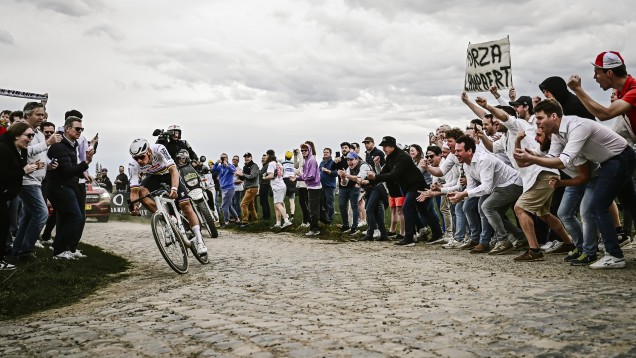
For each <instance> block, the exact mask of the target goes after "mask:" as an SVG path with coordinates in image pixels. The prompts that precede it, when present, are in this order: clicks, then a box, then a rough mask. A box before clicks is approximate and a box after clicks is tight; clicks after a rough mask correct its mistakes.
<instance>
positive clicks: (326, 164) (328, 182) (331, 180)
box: [318, 157, 338, 188]
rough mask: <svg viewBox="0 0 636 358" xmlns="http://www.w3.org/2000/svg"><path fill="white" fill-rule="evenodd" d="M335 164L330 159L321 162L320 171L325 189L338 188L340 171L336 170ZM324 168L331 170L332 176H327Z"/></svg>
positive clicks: (321, 181)
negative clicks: (337, 181)
mask: <svg viewBox="0 0 636 358" xmlns="http://www.w3.org/2000/svg"><path fill="white" fill-rule="evenodd" d="M334 164H336V162H334V161H333V159H331V157H329V159H323V161H322V162H320V165H319V166H318V168H319V169H320V183H321V184H322V186H323V187H324V188H335V187H336V178H337V177H338V171H337V170H336V169H335V168H334ZM322 168H327V169H329V170H331V174H327V173H325V172H323V171H322Z"/></svg>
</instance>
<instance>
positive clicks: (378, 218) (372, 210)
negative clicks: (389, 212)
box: [366, 184, 388, 238]
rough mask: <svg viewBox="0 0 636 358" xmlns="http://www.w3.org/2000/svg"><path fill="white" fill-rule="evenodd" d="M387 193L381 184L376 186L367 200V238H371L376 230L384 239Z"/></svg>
mask: <svg viewBox="0 0 636 358" xmlns="http://www.w3.org/2000/svg"><path fill="white" fill-rule="evenodd" d="M386 196H387V193H386V191H385V189H384V186H383V185H382V184H379V185H377V186H376V187H375V188H373V190H372V191H371V193H370V194H369V197H368V198H367V207H366V212H367V224H368V225H369V226H368V227H367V236H368V237H373V231H374V230H375V229H376V228H378V230H380V235H381V237H382V238H386V237H387V235H386V226H385V225H384V204H383V202H384V201H385V200H388V199H386Z"/></svg>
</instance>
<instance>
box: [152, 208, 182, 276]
mask: <svg viewBox="0 0 636 358" xmlns="http://www.w3.org/2000/svg"><path fill="white" fill-rule="evenodd" d="M151 226H152V234H153V236H154V237H155V242H156V243H157V247H159V252H161V256H163V258H164V259H165V260H166V262H167V263H168V265H169V266H170V267H171V268H172V269H173V270H174V271H175V272H177V273H179V274H185V273H187V272H188V252H187V251H186V247H185V245H184V244H183V242H182V241H181V240H180V239H179V237H178V236H177V233H176V232H175V231H174V230H173V228H172V226H171V225H170V223H169V222H168V221H167V220H166V217H165V216H164V215H163V214H162V213H159V212H157V213H154V214H153V215H152V219H151Z"/></svg>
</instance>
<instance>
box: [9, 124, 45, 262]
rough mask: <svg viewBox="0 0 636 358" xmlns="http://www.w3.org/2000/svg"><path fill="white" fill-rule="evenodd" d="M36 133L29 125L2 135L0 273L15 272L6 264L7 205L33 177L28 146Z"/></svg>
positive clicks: (17, 127)
mask: <svg viewBox="0 0 636 358" xmlns="http://www.w3.org/2000/svg"><path fill="white" fill-rule="evenodd" d="M34 136H35V133H34V132H33V129H32V128H31V126H29V125H28V124H26V123H20V124H15V125H12V126H11V127H10V128H9V129H8V130H7V132H5V133H3V134H2V135H0V157H2V160H0V238H3V239H2V240H0V270H13V269H15V266H14V265H11V264H9V263H7V262H6V261H4V255H5V250H6V245H5V243H4V241H5V239H4V238H7V237H8V236H9V224H10V222H9V221H10V215H9V207H8V203H9V201H10V200H11V199H13V198H15V197H16V196H17V195H18V193H19V192H20V190H21V188H22V183H23V182H22V177H23V176H25V175H28V174H31V173H33V172H34V171H35V170H37V168H38V165H39V164H38V163H29V164H27V156H28V151H27V148H28V146H29V142H31V140H32V139H33V137H34Z"/></svg>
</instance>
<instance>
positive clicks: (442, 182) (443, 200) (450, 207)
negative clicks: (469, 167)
mask: <svg viewBox="0 0 636 358" xmlns="http://www.w3.org/2000/svg"><path fill="white" fill-rule="evenodd" d="M411 147H413V146H411ZM424 159H425V160H426V162H427V163H426V164H427V165H430V166H433V167H439V166H440V164H441V163H442V162H443V161H444V160H446V159H444V158H443V157H442V149H441V148H440V147H438V146H436V145H431V146H429V147H428V148H426V156H425V158H424ZM418 166H419V168H420V170H426V169H425V166H421V165H419V163H418ZM427 173H428V172H427ZM452 173H453V174H452ZM455 174H456V175H455ZM453 175H455V176H453ZM432 179H433V180H432V183H431V190H429V191H427V192H426V194H424V198H432V197H436V199H438V201H437V203H438V205H439V210H440V213H441V214H442V218H443V220H444V224H445V226H446V231H445V232H444V236H442V238H440V239H439V240H438V241H437V242H430V243H431V244H437V243H439V242H442V241H445V242H449V241H450V240H451V239H452V238H453V232H454V228H453V227H454V225H455V219H453V216H454V215H453V212H454V211H455V206H456V204H454V203H451V202H450V201H449V200H448V196H446V195H445V194H444V195H442V193H441V189H442V187H444V186H454V185H456V184H457V180H458V179H459V169H458V168H455V167H453V169H451V171H450V172H448V173H447V175H444V176H443V177H441V178H438V177H435V176H433V177H432ZM446 179H448V180H446ZM427 194H428V195H427ZM464 220H465V218H464Z"/></svg>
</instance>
